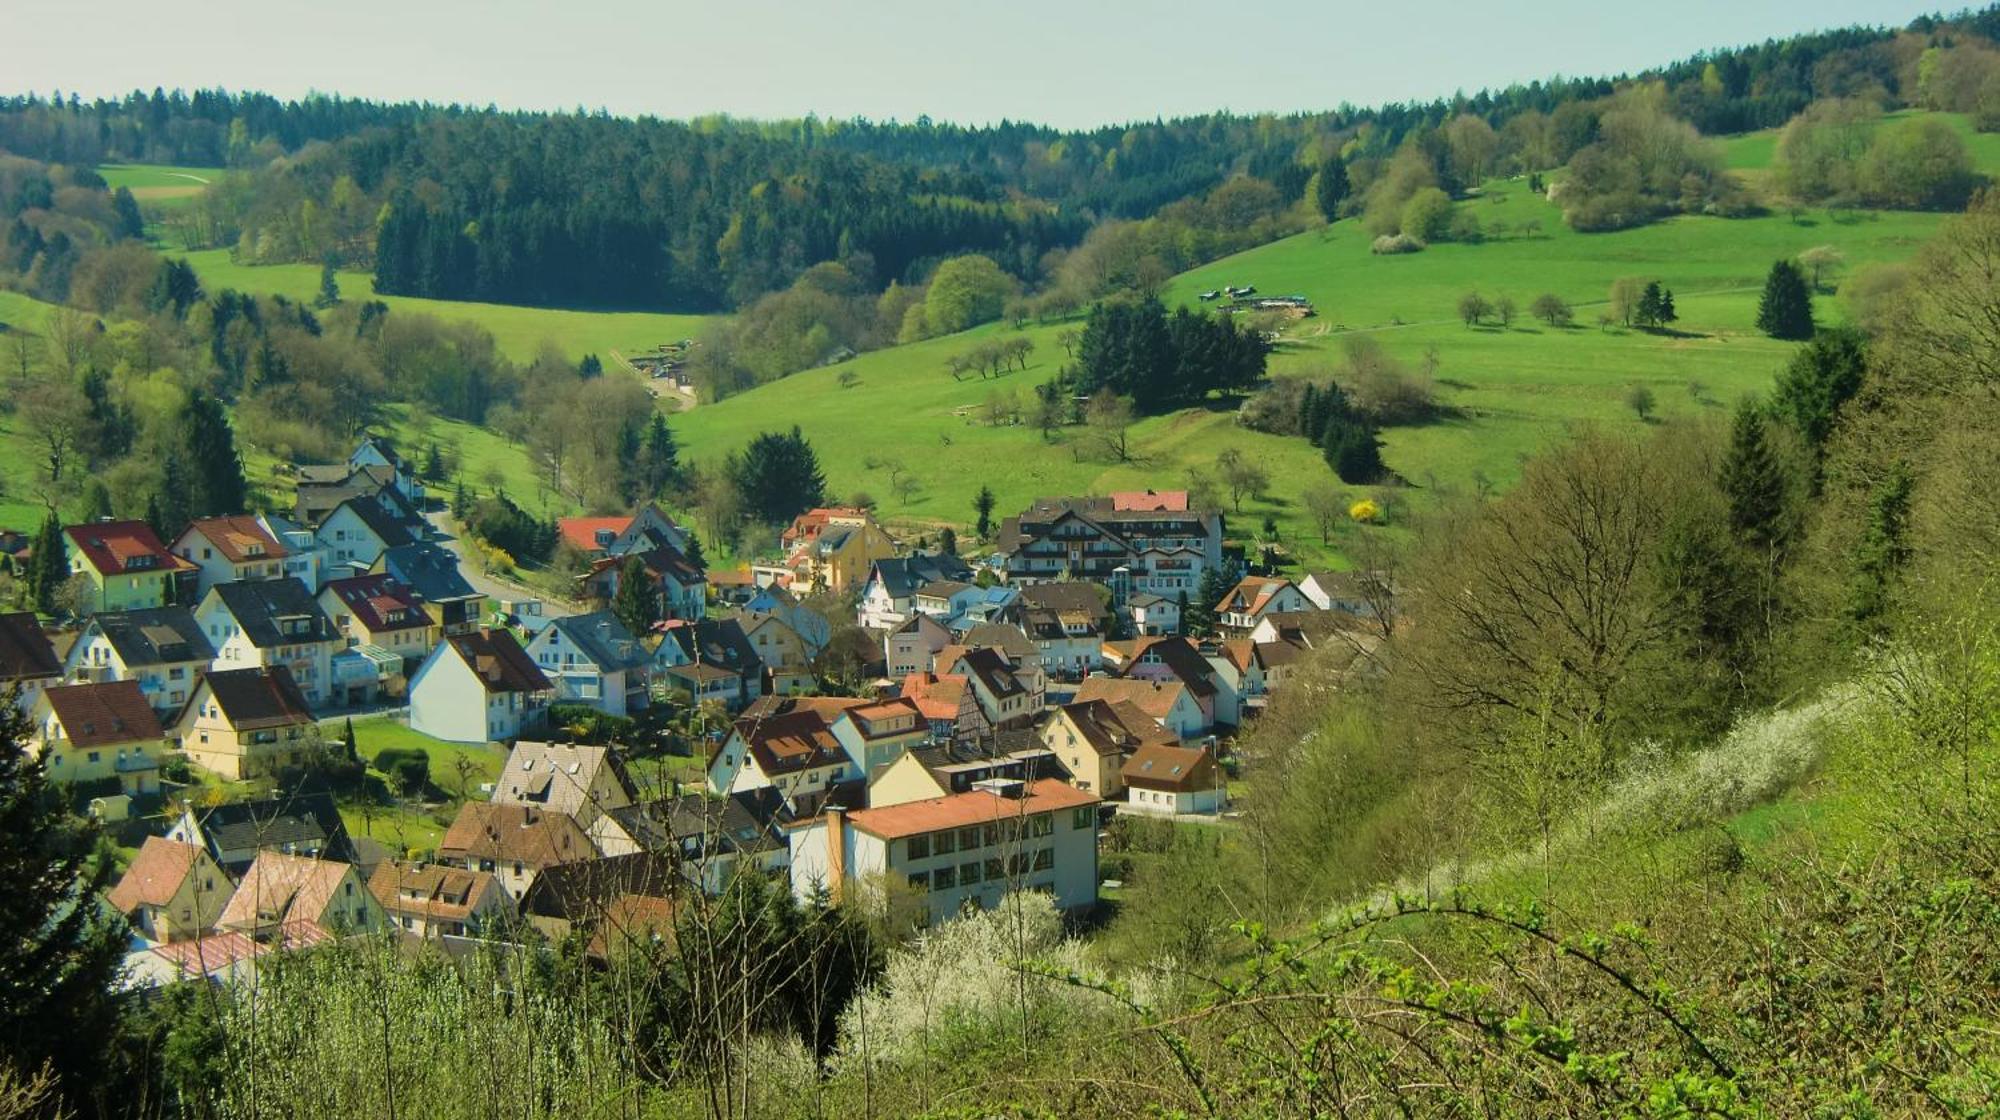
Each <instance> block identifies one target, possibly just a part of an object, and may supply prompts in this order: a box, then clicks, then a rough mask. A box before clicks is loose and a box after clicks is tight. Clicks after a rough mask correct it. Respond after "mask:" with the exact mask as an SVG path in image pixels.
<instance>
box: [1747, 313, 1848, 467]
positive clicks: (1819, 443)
mask: <svg viewBox="0 0 2000 1120" xmlns="http://www.w3.org/2000/svg"><path fill="white" fill-rule="evenodd" d="M1866 374H1867V352H1866V351H1865V350H1864V348H1863V339H1862V336H1861V335H1860V334H1859V333H1858V332H1856V331H1853V330H1848V329H1837V330H1828V331H1822V332H1821V333H1820V334H1818V335H1817V336H1815V337H1814V338H1813V340H1812V341H1811V342H1808V343H1806V344H1805V346H1803V347H1802V348H1800V349H1799V351H1798V352H1797V353H1795V354H1793V355H1792V360H1791V361H1790V362H1789V363H1787V364H1786V365H1785V370H1784V372H1783V373H1780V374H1779V375H1778V387H1777V389H1776V390H1775V391H1774V392H1773V393H1772V395H1771V410H1772V412H1774V413H1775V414H1777V416H1778V417H1779V418H1780V419H1782V420H1783V421H1785V422H1786V423H1788V424H1790V425H1791V426H1792V429H1793V430H1794V431H1796V432H1798V433H1799V437H1800V438H1801V439H1803V440H1805V442H1806V446H1807V447H1810V448H1811V449H1812V450H1813V452H1814V454H1815V455H1818V454H1820V453H1822V452H1824V450H1825V448H1826V441H1827V438H1828V437H1829V436H1831V435H1832V434H1833V425H1834V421H1835V419H1836V418H1837V417H1838V416H1839V414H1840V409H1841V406H1843V405H1845V404H1846V403H1847V402H1848V401H1849V400H1851V399H1853V397H1854V394H1856V393H1858V392H1860V391H1861V382H1862V379H1863V377H1865V376H1866Z"/></svg>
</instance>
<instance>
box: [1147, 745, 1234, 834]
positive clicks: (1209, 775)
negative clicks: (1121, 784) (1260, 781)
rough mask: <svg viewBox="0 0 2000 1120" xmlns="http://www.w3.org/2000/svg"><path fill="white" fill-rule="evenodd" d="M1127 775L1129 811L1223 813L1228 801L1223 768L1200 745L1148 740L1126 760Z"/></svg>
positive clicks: (1172, 814)
mask: <svg viewBox="0 0 2000 1120" xmlns="http://www.w3.org/2000/svg"><path fill="white" fill-rule="evenodd" d="M1124 778H1125V786H1126V790H1127V795H1126V803H1125V806H1124V808H1125V809H1126V810H1127V811H1129V812H1135V813H1156V814H1161V815H1165V816H1180V815H1183V814H1188V813H1220V812H1222V810H1223V808H1224V806H1226V805H1227V804H1228V803H1229V797H1228V789H1227V786H1226V783H1225V781H1224V778H1223V775H1222V767H1221V766H1219V765H1217V764H1216V761H1215V756H1214V755H1212V754H1210V753H1209V752H1208V751H1206V750H1203V749H1202V748H1199V747H1183V746H1179V745H1172V746H1169V745H1165V744H1160V743H1149V744H1147V745H1146V746H1143V747H1140V748H1139V749H1138V750H1137V751H1136V752H1134V753H1133V755H1132V757H1130V758H1128V759H1126V760H1125V769H1124Z"/></svg>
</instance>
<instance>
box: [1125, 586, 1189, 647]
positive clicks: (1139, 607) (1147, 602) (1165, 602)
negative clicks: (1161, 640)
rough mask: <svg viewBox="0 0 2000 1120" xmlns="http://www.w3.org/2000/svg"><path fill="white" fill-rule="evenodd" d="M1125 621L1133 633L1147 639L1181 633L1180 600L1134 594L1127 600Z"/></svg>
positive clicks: (1146, 593)
mask: <svg viewBox="0 0 2000 1120" xmlns="http://www.w3.org/2000/svg"><path fill="white" fill-rule="evenodd" d="M1125 620H1126V624H1127V626H1128V627H1129V628H1130V629H1131V632H1132V633H1134V634H1138V635H1141V636H1145V637H1168V636H1171V635H1174V634H1178V633H1180V632H1181V604H1180V599H1179V598H1173V599H1168V598H1164V597H1162V596H1159V595H1154V594H1151V593H1149V592H1145V591H1139V592H1134V593H1133V594H1132V595H1131V596H1130V597H1128V598H1127V599H1126V600H1125Z"/></svg>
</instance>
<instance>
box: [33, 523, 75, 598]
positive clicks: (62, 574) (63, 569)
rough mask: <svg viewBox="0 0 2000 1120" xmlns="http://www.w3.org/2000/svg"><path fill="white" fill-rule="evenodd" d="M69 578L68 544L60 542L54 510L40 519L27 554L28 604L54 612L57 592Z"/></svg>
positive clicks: (59, 531) (60, 530)
mask: <svg viewBox="0 0 2000 1120" xmlns="http://www.w3.org/2000/svg"><path fill="white" fill-rule="evenodd" d="M68 578H69V547H68V545H66V544H65V543H64V541H63V531H62V518H60V517H57V516H56V511H55V510H50V511H49V515H48V516H47V517H45V518H43V519H42V528H41V530H40V531H39V532H37V533H36V534H35V544H34V551H33V552H31V553H30V554H29V557H28V572H27V579H26V580H24V581H23V582H24V583H25V584H26V589H27V592H28V603H29V605H30V606H31V607H32V608H33V609H34V610H37V611H40V612H41V613H42V614H54V613H55V609H56V592H57V591H58V590H60V589H61V588H62V585H63V581H64V580H66V579H68Z"/></svg>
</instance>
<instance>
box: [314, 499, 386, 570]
mask: <svg viewBox="0 0 2000 1120" xmlns="http://www.w3.org/2000/svg"><path fill="white" fill-rule="evenodd" d="M313 536H314V537H315V538H316V539H317V540H318V541H319V544H320V547H321V548H323V549H325V550H326V562H327V564H328V565H329V566H332V567H340V566H342V565H345V564H359V565H361V566H362V567H364V568H366V567H368V566H369V565H371V564H373V563H375V561H376V560H377V559H379V558H380V557H381V555H382V548H383V541H382V538H381V537H378V536H376V535H375V530H373V529H370V528H369V527H368V523H367V522H365V521H363V520H361V517H360V515H358V514H356V513H355V512H354V508H353V507H352V506H350V505H346V504H342V505H341V506H340V507H339V508H338V509H335V510H334V511H333V512H332V513H330V514H327V517H326V520H325V521H322V522H320V525H319V528H318V529H317V530H315V531H314V534H313Z"/></svg>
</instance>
